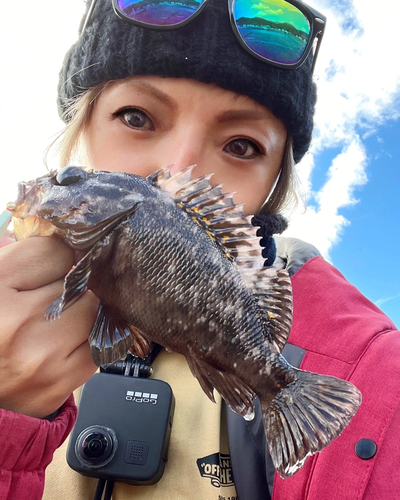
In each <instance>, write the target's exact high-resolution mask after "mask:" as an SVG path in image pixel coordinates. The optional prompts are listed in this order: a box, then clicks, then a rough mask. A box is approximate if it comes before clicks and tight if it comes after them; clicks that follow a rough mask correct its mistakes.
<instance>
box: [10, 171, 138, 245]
mask: <svg viewBox="0 0 400 500" xmlns="http://www.w3.org/2000/svg"><path fill="white" fill-rule="evenodd" d="M145 188H146V181H145V179H143V178H141V177H139V176H136V175H131V174H126V173H123V172H106V171H101V170H99V171H96V170H89V169H86V168H83V167H75V166H68V167H65V168H63V169H62V170H60V171H59V172H51V173H49V174H47V175H44V176H42V177H39V178H38V179H36V180H34V181H30V182H21V183H19V185H18V198H17V201H16V203H15V208H14V210H13V217H14V221H15V220H16V219H20V225H22V224H21V221H25V224H26V223H28V225H32V218H34V219H35V220H39V221H40V223H41V224H42V228H41V231H40V229H39V231H38V232H36V234H39V235H41V236H43V235H45V231H47V233H49V232H50V231H51V229H50V228H49V225H50V226H51V227H52V228H53V229H52V230H53V232H54V231H55V230H56V229H58V231H57V232H60V231H61V232H64V231H68V230H74V231H77V232H83V231H85V232H87V231H90V230H91V229H92V228H96V227H101V226H104V225H105V224H106V223H107V221H110V219H111V220H117V219H119V218H121V217H123V216H124V215H125V214H127V213H129V212H131V211H133V210H134V209H135V207H136V206H137V204H138V203H140V202H141V201H143V200H144V198H145ZM45 228H46V229H45ZM50 234H51V233H50ZM32 235H34V234H30V235H28V236H32ZM46 235H47V234H46ZM16 236H17V239H21V238H19V237H18V236H19V235H18V234H16ZM25 237H27V236H25Z"/></svg>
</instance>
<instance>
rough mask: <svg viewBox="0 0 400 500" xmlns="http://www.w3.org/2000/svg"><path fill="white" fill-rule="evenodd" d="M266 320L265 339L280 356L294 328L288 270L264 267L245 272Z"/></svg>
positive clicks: (245, 277)
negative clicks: (292, 327)
mask: <svg viewBox="0 0 400 500" xmlns="http://www.w3.org/2000/svg"><path fill="white" fill-rule="evenodd" d="M242 276H243V278H244V279H245V281H246V283H247V285H248V286H249V287H250V289H251V290H252V292H253V294H254V297H255V298H256V300H257V302H258V305H259V307H260V309H261V311H262V314H263V316H264V318H265V323H266V328H265V331H264V337H265V339H266V340H267V341H268V342H269V343H270V344H272V345H274V346H275V348H276V349H277V351H278V352H279V353H280V352H282V349H283V348H284V346H285V344H286V342H287V339H288V337H289V333H290V328H291V326H292V284H291V281H290V278H289V275H288V273H287V271H286V270H285V269H274V268H270V267H269V268H267V267H264V268H262V269H247V270H245V271H244V272H242Z"/></svg>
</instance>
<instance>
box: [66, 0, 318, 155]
mask: <svg viewBox="0 0 400 500" xmlns="http://www.w3.org/2000/svg"><path fill="white" fill-rule="evenodd" d="M87 4H88V5H87V8H88V7H89V5H90V2H87ZM85 17H86V15H85ZM82 22H83V21H82ZM311 65H312V56H311V55H310V56H309V57H308V60H306V62H305V63H304V64H303V65H302V66H301V67H300V68H298V69H296V70H288V69H279V68H276V67H273V66H271V65H269V64H267V63H265V62H263V61H260V60H258V59H256V58H255V57H253V56H251V55H250V54H249V53H248V52H246V51H245V50H244V49H243V48H242V47H241V46H240V44H239V42H238V40H237V39H236V37H235V35H234V33H233V31H232V27H231V25H230V21H229V15H228V0H209V2H208V5H206V7H205V8H204V10H203V11H202V12H201V13H200V14H199V15H198V16H197V17H196V18H195V19H193V20H192V21H191V22H189V23H188V24H187V25H186V26H184V27H181V28H176V29H172V30H157V29H149V28H139V27H137V26H135V25H133V24H131V23H129V22H126V21H122V20H120V19H119V18H118V17H117V16H116V14H115V13H114V10H113V7H112V2H111V0H97V4H96V6H95V8H94V11H93V14H92V18H91V20H90V23H89V25H88V26H87V28H86V30H85V32H84V34H83V36H81V37H80V38H79V40H78V41H77V42H76V43H75V44H74V45H73V46H72V47H71V49H70V50H69V52H68V53H67V54H66V57H65V60H64V65H63V67H62V70H61V73H60V81H59V87H58V103H59V112H60V115H61V116H62V118H63V119H64V120H65V121H66V120H68V117H67V115H66V114H65V112H66V111H67V110H68V106H69V103H70V99H71V98H72V97H75V96H77V95H78V94H80V93H81V92H83V91H85V90H86V89H88V88H90V87H93V86H95V85H97V84H99V83H102V82H106V81H108V80H117V79H122V78H126V77H129V76H133V75H141V76H145V75H155V76H162V77H172V78H179V77H182V78H191V79H194V80H198V81H200V82H204V83H215V84H216V85H218V86H219V87H221V88H224V89H227V90H231V91H233V92H235V93H240V94H244V95H247V96H249V97H251V98H252V99H254V100H255V101H257V102H259V103H260V104H262V105H264V106H266V107H267V108H269V109H270V110H271V111H272V112H273V113H274V115H275V116H277V117H278V118H280V119H281V120H282V121H283V123H284V124H285V126H286V128H287V130H288V132H289V134H290V135H291V136H292V137H293V154H294V159H295V162H296V163H297V162H299V161H300V160H301V158H302V157H303V155H304V154H305V153H306V151H307V150H308V147H309V144H310V141H311V134H312V129H313V114H314V105H315V99H316V92H315V85H314V83H313V81H312V75H311Z"/></svg>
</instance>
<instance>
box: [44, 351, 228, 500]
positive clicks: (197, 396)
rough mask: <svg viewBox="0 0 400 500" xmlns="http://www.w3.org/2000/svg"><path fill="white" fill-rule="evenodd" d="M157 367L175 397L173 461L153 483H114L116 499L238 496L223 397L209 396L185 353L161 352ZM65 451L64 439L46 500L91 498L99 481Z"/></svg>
mask: <svg viewBox="0 0 400 500" xmlns="http://www.w3.org/2000/svg"><path fill="white" fill-rule="evenodd" d="M153 368H154V373H153V378H156V379H160V380H164V381H165V382H168V383H169V385H170V386H171V387H172V390H173V393H174V395H175V401H176V406H175V414H174V420H173V425H172V431H171V440H170V445H169V450H168V462H167V463H166V466H165V471H164V475H163V477H162V478H161V479H160V481H159V482H158V483H156V484H154V485H151V486H132V485H128V484H122V483H115V485H114V490H113V496H112V498H113V500H132V499H134V500H142V499H143V500H164V499H165V500H236V490H235V485H234V480H233V476H232V468H231V461H230V456H229V449H228V442H227V433H226V422H225V408H224V405H223V402H222V401H221V397H220V395H219V394H218V393H215V400H216V402H217V404H214V403H212V402H211V401H210V400H209V399H208V398H207V396H206V395H205V394H204V393H203V391H202V389H201V388H200V385H199V384H198V382H197V380H196V379H195V378H194V377H193V375H192V374H191V372H190V370H189V367H188V365H187V362H186V359H185V357H184V356H182V355H180V354H177V353H168V352H166V351H165V350H162V351H161V352H160V354H159V355H158V356H157V358H156V360H155V361H154V363H153ZM79 393H80V391H79ZM76 396H77V395H75V397H76ZM66 449H67V443H64V445H63V446H62V447H61V448H60V449H58V450H57V451H56V453H55V455H54V459H53V462H52V463H51V464H50V465H49V467H48V468H47V471H46V484H45V491H44V496H43V500H63V499H68V500H92V498H93V496H94V492H95V489H96V484H97V479H92V478H87V477H84V476H81V475H80V474H78V473H77V472H75V471H73V470H72V469H70V468H69V467H68V465H67V462H66V459H65V456H66Z"/></svg>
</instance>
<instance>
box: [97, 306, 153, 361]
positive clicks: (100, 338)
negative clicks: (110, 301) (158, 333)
mask: <svg viewBox="0 0 400 500" xmlns="http://www.w3.org/2000/svg"><path fill="white" fill-rule="evenodd" d="M89 344H90V352H91V355H92V358H93V361H94V362H95V363H96V365H97V366H102V365H109V364H110V363H114V361H117V360H118V359H120V358H122V357H123V356H125V355H126V353H127V352H128V350H130V351H131V352H132V353H133V354H135V355H136V356H139V357H140V358H145V357H146V356H148V354H149V352H150V344H149V342H148V340H147V339H146V338H145V337H144V336H143V335H142V334H141V332H139V330H137V329H136V328H135V327H133V326H131V325H129V324H128V323H127V322H126V321H125V320H124V319H122V318H121V317H120V316H119V315H118V314H117V313H115V312H114V311H113V310H112V309H111V308H110V307H109V306H108V305H107V304H104V303H102V302H101V303H100V305H99V309H98V311H97V317H96V320H95V322H94V325H93V328H92V331H91V332H90V336H89Z"/></svg>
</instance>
